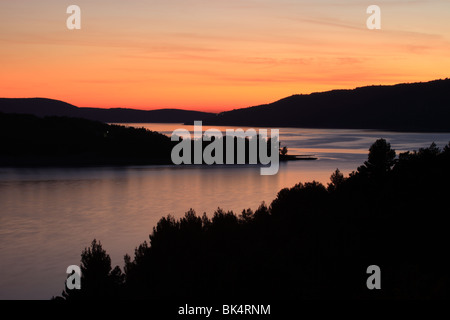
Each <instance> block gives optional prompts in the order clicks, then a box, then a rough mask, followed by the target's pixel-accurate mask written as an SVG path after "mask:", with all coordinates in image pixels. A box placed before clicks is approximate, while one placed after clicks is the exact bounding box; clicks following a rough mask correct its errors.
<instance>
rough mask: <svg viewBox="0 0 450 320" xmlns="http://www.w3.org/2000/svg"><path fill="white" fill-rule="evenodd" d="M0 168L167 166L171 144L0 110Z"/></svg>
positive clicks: (161, 138)
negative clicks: (0, 142)
mask: <svg viewBox="0 0 450 320" xmlns="http://www.w3.org/2000/svg"><path fill="white" fill-rule="evenodd" d="M0 141H2V147H1V148H0V166H15V167H16V166H55V165H56V166H67V165H69V166H79V165H128V164H132V165H134V164H172V161H171V158H170V154H171V150H172V148H173V146H174V144H175V143H174V142H172V141H171V140H170V138H169V137H167V136H166V135H163V134H160V133H158V132H154V131H150V130H146V129H144V128H132V127H124V126H120V125H109V124H105V123H102V122H98V121H92V120H87V119H79V118H69V117H44V118H39V117H37V116H34V115H29V114H6V113H1V112H0Z"/></svg>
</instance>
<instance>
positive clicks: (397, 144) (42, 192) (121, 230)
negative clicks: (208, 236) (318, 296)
mask: <svg viewBox="0 0 450 320" xmlns="http://www.w3.org/2000/svg"><path fill="white" fill-rule="evenodd" d="M130 125H132V126H136V127H145V128H148V129H151V130H154V131H159V132H162V133H165V134H167V135H170V134H171V133H172V131H173V130H175V129H177V128H186V129H188V130H190V131H191V132H193V126H184V125H180V124H149V123H147V124H130ZM208 128H210V127H204V128H203V129H205V130H206V129H208ZM216 128H217V129H219V130H222V131H224V130H225V128H224V127H216ZM227 128H232V127H227ZM244 129H245V128H244ZM378 138H385V139H386V140H388V141H389V142H390V143H391V145H392V147H393V148H394V149H396V150H397V154H398V152H402V151H406V150H417V149H418V148H420V147H427V146H429V145H430V143H431V142H433V141H434V142H436V144H437V145H438V146H439V147H443V146H444V145H445V144H447V143H448V142H449V141H450V133H399V132H381V131H373V130H330V129H300V128H282V129H280V140H281V143H282V146H284V145H286V146H287V147H288V149H289V154H302V155H304V154H306V155H315V156H316V157H318V160H316V161H292V162H283V163H280V169H279V172H278V174H277V175H274V176H262V175H260V170H259V167H258V166H248V167H247V166H226V165H222V166H183V167H179V166H127V167H91V168H0V299H49V298H51V297H52V296H54V295H60V294H61V291H62V290H63V288H64V283H65V279H66V273H65V271H66V268H67V266H69V265H72V264H77V265H79V264H80V255H81V251H82V250H83V249H84V248H85V247H87V246H89V245H90V242H91V241H92V240H93V239H94V238H96V239H97V240H100V241H101V243H102V244H103V248H104V249H106V251H107V253H109V254H110V256H111V259H112V264H113V267H114V266H115V265H119V266H120V267H121V268H122V267H123V256H124V255H125V254H126V253H128V254H130V255H131V256H133V254H134V249H135V247H136V246H138V245H139V244H140V243H142V242H143V241H145V240H148V235H149V234H150V233H151V231H152V228H153V227H154V226H155V225H156V223H157V222H158V220H159V219H160V218H161V217H163V216H167V215H168V214H171V215H173V216H175V217H181V216H183V215H184V213H185V212H186V211H187V210H189V209H190V208H193V209H195V210H196V212H197V213H198V214H202V213H203V212H206V213H207V215H208V216H212V214H213V213H214V210H216V209H217V207H221V208H223V209H225V210H233V211H234V212H235V213H240V212H241V211H242V210H243V209H245V208H252V209H256V208H257V207H258V206H259V205H260V204H261V202H263V201H265V202H266V203H267V204H270V202H271V201H272V200H273V199H274V198H275V197H276V195H277V192H278V191H279V190H280V189H282V188H285V187H292V186H294V185H295V184H296V183H298V182H308V181H312V180H316V181H320V182H322V183H324V184H325V185H326V183H327V182H328V180H329V177H330V175H331V174H332V173H333V171H334V170H335V169H336V168H339V169H340V170H341V171H342V172H343V173H344V174H346V175H347V174H348V173H350V172H351V171H353V170H356V168H357V167H358V166H359V165H361V164H362V163H363V162H364V160H366V158H367V153H368V148H369V147H370V145H371V144H372V143H373V142H374V141H375V140H376V139H378Z"/></svg>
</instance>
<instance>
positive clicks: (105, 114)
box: [0, 98, 214, 123]
mask: <svg viewBox="0 0 450 320" xmlns="http://www.w3.org/2000/svg"><path fill="white" fill-rule="evenodd" d="M0 112H4V113H19V114H33V115H35V116H38V117H45V116H64V117H74V118H84V119H89V120H95V121H102V122H116V123H127V122H128V123H133V122H134V123H143V122H163V123H164V122H165V123H185V122H190V121H194V120H203V119H205V118H206V117H211V116H213V115H214V114H213V113H207V112H200V111H190V110H179V109H159V110H137V109H126V108H112V109H101V108H79V107H76V106H74V105H71V104H69V103H66V102H63V101H59V100H53V99H45V98H19V99H13V98H0Z"/></svg>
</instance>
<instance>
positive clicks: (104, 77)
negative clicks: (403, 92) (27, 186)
mask: <svg viewBox="0 0 450 320" xmlns="http://www.w3.org/2000/svg"><path fill="white" fill-rule="evenodd" d="M71 4H76V5H78V6H80V8H81V16H82V28H81V30H68V29H67V27H66V19H67V17H68V16H69V15H68V14H66V8H67V7H68V6H69V5H71ZM371 4H377V5H379V6H380V7H381V17H382V22H381V23H382V24H381V28H382V29H381V30H368V29H367V27H366V20H367V17H368V16H369V15H368V14H366V8H367V7H368V6H369V5H371ZM449 21H450V1H440V0H430V1H421V0H417V1H400V0H397V1H396V0H391V1H372V0H371V1H361V0H343V1H329V0H308V1H304V0H227V1H214V0H147V1H144V0H128V1H124V0H71V1H65V0H54V1H50V0H39V1H35V0H33V1H31V0H29V1H23V0H16V1H9V0H8V1H6V0H2V1H1V2H0V46H1V47H0V48H1V50H0V62H1V71H0V97H47V98H53V99H60V100H64V101H66V102H69V103H72V104H75V105H77V106H79V107H105V108H106V107H133V108H141V109H156V108H184V109H197V110H207V111H213V112H217V111H223V110H229V109H234V108H240V107H247V106H252V105H258V104H262V103H269V102H272V101H275V100H278V99H280V98H283V97H285V96H289V95H292V94H296V93H310V92H317V91H324V90H329V89H335V88H354V87H357V86H363V85H372V84H394V83H400V82H417V81H428V80H433V79H438V78H446V77H449V75H450V22H449Z"/></svg>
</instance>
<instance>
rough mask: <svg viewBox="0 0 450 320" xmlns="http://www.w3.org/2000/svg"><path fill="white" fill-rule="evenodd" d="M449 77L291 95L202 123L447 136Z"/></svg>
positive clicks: (448, 122)
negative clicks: (388, 131)
mask: <svg viewBox="0 0 450 320" xmlns="http://www.w3.org/2000/svg"><path fill="white" fill-rule="evenodd" d="M449 119H450V79H445V80H435V81H430V82H423V83H410V84H398V85H392V86H367V87H360V88H356V89H353V90H332V91H328V92H321V93H312V94H308V95H293V96H290V97H287V98H284V99H281V100H279V101H276V102H273V103H270V104H266V105H260V106H255V107H250V108H243V109H236V110H232V111H228V112H222V113H220V114H217V115H214V116H212V117H210V118H208V119H206V120H204V121H203V123H204V124H205V125H232V126H250V127H273V128H276V127H303V128H346V129H381V130H394V131H419V132H420V131H431V132H450V120H449Z"/></svg>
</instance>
